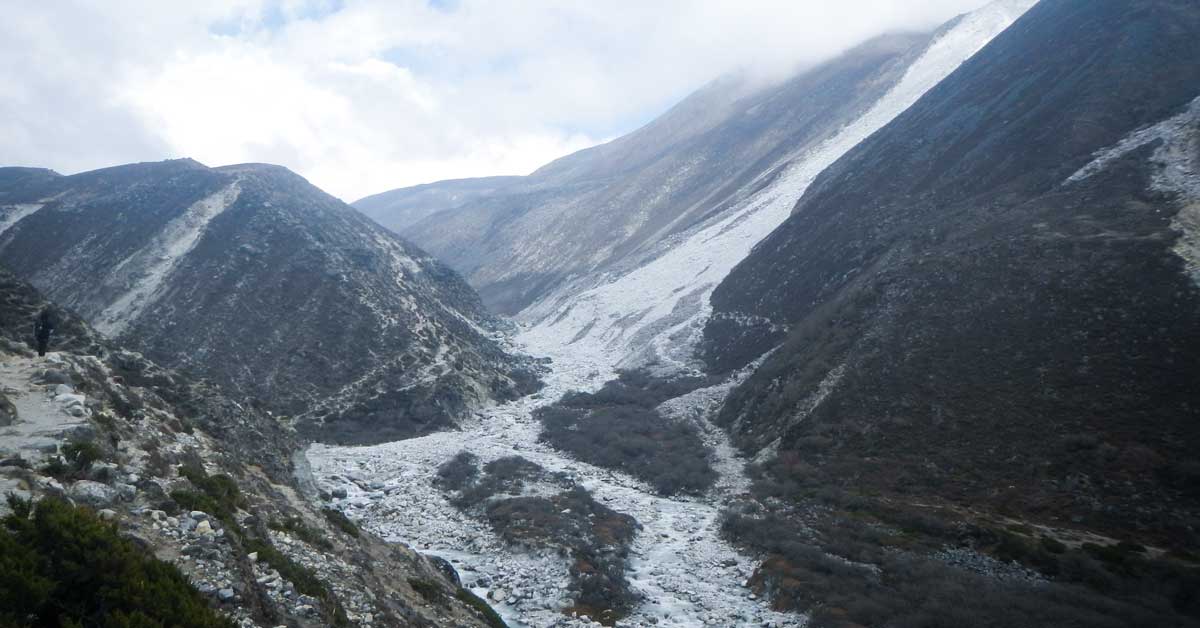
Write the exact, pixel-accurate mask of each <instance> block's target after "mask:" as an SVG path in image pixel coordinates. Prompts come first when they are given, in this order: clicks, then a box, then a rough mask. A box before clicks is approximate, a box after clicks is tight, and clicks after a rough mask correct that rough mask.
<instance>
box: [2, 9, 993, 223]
mask: <svg viewBox="0 0 1200 628" xmlns="http://www.w3.org/2000/svg"><path fill="white" fill-rule="evenodd" d="M982 3H983V0H924V1H923V2H921V3H914V2H910V1H909V0H843V1H841V2H838V3H831V2H827V1H826V0H808V1H803V0H791V1H787V2H783V1H773V0H742V1H717V0H656V1H653V2H644V1H634V0H610V1H606V2H595V1H594V0H555V1H552V0H520V1H513V2H498V1H489V0H459V1H446V0H442V1H441V2H437V3H432V4H431V3H427V2H423V1H419V0H346V1H345V2H339V1H337V0H319V1H304V0H286V1H283V2H272V1H268V0H227V1H224V2H207V3H174V2H170V3H164V2H159V1H157V0H140V1H134V0H122V1H118V2H111V3H90V2H69V1H65V0H62V1H50V2H39V3H27V4H24V5H22V4H18V5H17V6H10V7H7V8H6V9H5V20H4V22H2V23H0V59H2V60H3V61H4V62H3V63H0V85H4V86H5V87H4V90H3V92H0V164H24V165H44V166H48V167H52V168H56V169H59V170H61V171H64V172H75V171H79V170H84V169H90V168H96V167H102V166H107V165H112V164H116V163H122V162H128V161H137V160H156V159H162V158H166V157H178V156H190V157H193V158H196V159H198V160H200V161H202V162H204V163H208V164H210V165H220V164H227V163H237V162H242V161H266V162H272V163H280V164H282V165H285V166H288V167H290V168H292V169H293V170H296V171H297V172H299V173H300V174H302V175H304V176H306V177H308V178H309V179H310V180H311V181H312V182H313V183H315V184H317V185H319V186H321V187H323V188H325V189H327V190H329V191H330V192H332V193H334V194H336V195H339V196H341V197H343V198H345V199H347V200H353V199H355V198H358V197H360V196H364V195H366V194H369V193H374V192H379V191H382V190H385V189H389V188H393V187H398V186H401V185H411V184H416V183H421V182H426V181H432V180H437V179H444V178H455V177H464V176H481V175H488V174H523V173H527V172H530V171H532V170H533V169H535V168H536V167H538V166H540V165H542V164H543V163H545V162H547V161H549V160H550V159H553V158H554V157H558V156H560V155H563V154H566V153H569V152H571V151H573V150H577V149H579V148H582V147H584V146H587V145H589V144H593V143H596V142H598V141H602V140H604V139H607V138H608V137H609V136H610V135H612V134H614V133H619V132H625V131H629V130H631V129H630V128H628V127H630V126H632V125H634V124H636V123H637V122H641V121H645V120H647V119H648V118H650V117H651V116H653V115H654V114H656V113H657V112H659V111H661V110H663V109H665V108H666V107H667V106H669V105H670V104H672V103H673V102H674V101H676V100H677V99H679V98H680V97H682V96H683V95H685V94H686V93H687V92H688V91H690V90H692V89H694V88H695V87H697V86H698V85H700V84H703V83H704V82H706V81H708V80H710V79H712V78H714V77H715V76H717V75H719V74H721V73H724V72H727V71H730V70H732V69H735V68H738V67H745V66H751V67H754V68H757V69H758V70H760V71H763V72H765V73H768V74H771V73H774V74H779V73H782V72H785V71H788V70H789V69H792V68H795V67H797V66H800V65H803V64H806V63H812V62H814V61H816V60H819V59H821V58H825V57H828V56H830V55H832V54H835V53H836V52H838V51H840V50H843V49H845V48H847V47H849V46H851V45H853V44H855V43H857V42H859V41H862V40H864V39H866V38H867V37H870V36H872V35H875V34H878V33H880V32H883V31H885V30H897V29H923V28H924V29H927V28H932V27H933V26H935V25H936V24H938V23H940V22H941V21H944V20H945V19H948V18H949V17H951V16H953V15H954V14H956V13H960V12H963V11H966V10H970V9H973V8H975V7H976V6H979V5H980V4H982ZM193 5H195V6H193Z"/></svg>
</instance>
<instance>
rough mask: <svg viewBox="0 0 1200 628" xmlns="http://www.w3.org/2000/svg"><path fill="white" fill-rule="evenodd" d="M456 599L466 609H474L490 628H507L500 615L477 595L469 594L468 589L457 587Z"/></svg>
mask: <svg viewBox="0 0 1200 628" xmlns="http://www.w3.org/2000/svg"><path fill="white" fill-rule="evenodd" d="M456 597H458V599H459V600H461V601H462V602H463V603H464V604H466V605H467V606H468V607H470V608H473V609H475V611H476V612H477V613H479V615H480V617H482V618H483V621H484V622H486V623H487V625H488V626H490V628H508V624H506V623H504V619H503V618H502V617H500V613H497V612H496V609H494V608H492V607H491V606H489V605H488V603H487V602H485V601H483V600H482V599H481V598H480V597H479V596H478V595H475V594H474V593H471V591H470V590H469V589H465V588H463V587H459V588H458V593H457V594H456Z"/></svg>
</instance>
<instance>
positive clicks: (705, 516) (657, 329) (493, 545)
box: [308, 0, 1034, 628]
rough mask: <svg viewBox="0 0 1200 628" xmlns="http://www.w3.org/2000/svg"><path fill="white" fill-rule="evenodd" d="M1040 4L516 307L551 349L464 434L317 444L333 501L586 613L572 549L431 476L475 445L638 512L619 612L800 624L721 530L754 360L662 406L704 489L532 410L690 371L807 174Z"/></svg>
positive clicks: (530, 598)
mask: <svg viewBox="0 0 1200 628" xmlns="http://www.w3.org/2000/svg"><path fill="white" fill-rule="evenodd" d="M1033 4H1034V0H1002V1H1001V2H996V3H993V4H991V5H988V6H987V7H984V8H982V9H980V10H979V11H977V12H975V13H972V14H970V15H968V16H966V17H965V18H963V19H962V20H960V21H959V22H958V23H957V24H956V25H955V26H954V27H953V28H951V29H950V30H948V31H947V32H945V33H943V34H942V36H940V37H939V38H938V39H937V40H936V41H935V42H933V43H932V44H931V45H930V47H929V48H928V50H927V51H926V52H925V53H924V54H923V55H922V56H921V57H920V58H918V59H917V60H916V61H915V62H914V63H913V65H912V66H911V67H910V68H909V70H908V71H907V73H906V74H905V76H904V77H903V79H901V81H900V82H899V83H898V84H897V85H896V86H895V87H894V88H893V89H892V90H891V91H890V92H888V93H887V94H886V95H885V96H884V97H882V98H881V99H880V100H879V101H878V102H877V103H876V104H875V105H874V106H873V107H872V108H870V109H869V110H868V111H867V112H866V113H865V114H863V115H862V116H861V117H860V118H859V119H858V120H856V121H855V122H854V123H852V124H850V125H847V126H846V127H845V128H843V129H841V130H840V131H839V132H838V133H837V134H836V135H835V136H834V137H832V138H831V139H829V140H828V141H826V142H825V143H823V144H822V145H820V146H819V147H818V148H817V149H815V150H812V151H810V152H807V153H806V154H803V155H797V156H795V157H794V158H793V159H792V160H791V161H790V163H787V164H786V165H784V166H783V168H784V169H783V171H782V176H779V177H778V178H777V179H776V180H775V182H774V183H773V184H772V185H770V186H768V187H767V188H765V189H763V190H762V191H760V192H758V193H757V194H754V195H753V196H750V197H748V198H747V200H746V201H745V202H743V203H742V204H740V205H738V206H736V207H734V208H733V209H731V210H730V211H729V212H728V213H726V214H725V215H723V216H720V217H718V218H717V219H716V220H714V221H713V222H711V223H709V224H707V225H705V226H703V227H701V228H700V229H697V230H695V231H693V232H692V233H690V234H689V235H688V236H687V237H685V238H681V239H679V240H678V244H677V245H676V246H674V247H672V248H670V249H669V250H667V251H666V252H664V253H663V254H662V255H660V256H658V257H657V258H656V259H655V260H654V261H652V262H651V263H649V264H648V265H646V266H643V267H641V268H638V269H636V270H634V271H632V272H629V273H627V274H625V275H623V276H621V277H618V278H615V279H614V280H613V281H612V282H611V283H609V284H606V285H603V286H600V287H597V288H594V289H591V290H588V291H586V292H584V293H582V294H580V295H578V296H577V297H575V298H572V299H570V300H569V303H566V304H563V305H557V304H556V305H546V303H549V301H547V302H543V304H540V305H535V306H534V307H533V308H531V310H530V311H528V312H526V313H523V315H522V319H524V320H527V321H540V322H537V323H536V324H534V325H533V326H532V327H529V328H527V329H525V330H524V331H523V332H522V333H521V334H520V335H519V336H518V338H517V343H518V344H519V348H520V349H521V350H523V351H525V352H527V353H529V354H532V355H536V356H548V357H550V358H552V360H553V365H552V371H551V372H550V373H549V374H548V375H547V376H546V380H547V386H546V388H545V389H544V390H543V391H542V392H540V393H538V394H537V395H533V396H531V397H527V398H524V399H521V400H518V401H514V402H511V403H506V404H501V405H497V406H494V407H492V408H489V409H487V410H485V411H483V412H480V413H478V414H477V415H476V416H475V417H474V418H473V419H471V420H468V421H464V422H463V424H462V425H461V428H460V429H459V430H458V431H452V432H443V433H438V434H432V435H429V436H424V437H421V438H414V439H410V440H405V441H400V442H394V443H387V444H383V445H377V446H372V447H332V446H324V445H314V446H313V447H312V448H310V449H309V450H308V459H309V462H310V464H311V468H312V471H313V474H314V475H315V477H316V479H317V482H318V484H319V486H320V487H321V488H323V489H324V490H326V491H329V492H330V493H333V492H334V491H335V490H337V491H338V494H340V491H341V490H344V491H345V492H346V497H344V498H340V499H335V505H336V506H337V507H339V508H341V509H342V510H343V511H345V512H346V514H348V515H349V516H350V517H352V518H353V519H355V520H357V521H359V522H360V523H361V524H362V525H364V526H365V527H366V528H368V529H370V530H372V531H374V532H376V533H378V534H380V535H382V536H383V537H385V538H387V539H389V540H391V541H395V542H403V543H407V544H409V545H411V546H414V547H416V548H417V549H419V550H422V551H427V552H428V553H432V554H436V555H441V556H443V557H444V558H447V559H449V560H451V561H452V562H453V563H454V565H455V567H456V568H457V569H458V571H459V573H460V574H461V576H462V579H463V583H464V585H466V586H469V587H470V588H472V589H473V590H474V591H475V592H476V593H477V594H479V595H481V596H487V597H488V598H489V601H491V602H492V603H493V605H494V606H495V607H496V608H497V610H498V611H499V612H500V613H501V615H502V616H503V617H504V618H505V620H506V621H508V622H509V623H510V625H512V626H531V627H539V628H540V627H544V626H568V625H584V624H586V623H589V622H587V621H585V620H582V619H573V618H568V617H565V616H564V615H563V613H562V611H561V609H562V608H563V607H565V606H568V605H569V604H570V599H569V596H568V595H567V591H566V587H567V585H568V579H567V568H568V564H567V559H566V558H562V557H560V556H558V555H557V554H556V553H553V552H543V551H539V550H537V549H533V550H530V549H528V548H518V547H510V546H508V545H506V544H505V543H504V542H503V541H501V540H500V539H499V538H498V537H497V536H496V535H495V534H494V533H493V532H492V531H491V530H490V529H489V528H488V527H487V525H486V524H485V523H483V522H480V521H477V520H475V519H473V518H471V517H469V516H467V515H464V514H463V513H461V512H459V511H458V510H456V509H455V508H454V507H453V506H451V505H450V503H449V502H448V501H447V499H446V496H445V495H444V494H442V493H441V492H440V491H439V490H438V489H436V488H434V486H433V485H432V480H433V478H434V476H435V473H436V469H437V467H438V465H440V464H442V463H443V462H445V461H446V460H448V459H450V458H451V457H452V456H454V455H455V454H456V453H458V452H459V451H463V450H466V451H469V452H472V453H474V454H475V455H477V456H478V457H479V459H480V463H486V462H488V461H490V460H494V459H496V458H500V457H503V456H510V455H519V456H523V457H525V458H527V459H529V460H532V461H534V462H536V463H538V464H540V465H541V466H543V467H545V468H546V469H547V470H549V471H554V472H562V473H566V474H568V475H570V476H572V477H574V478H575V480H576V481H577V482H578V483H579V484H581V485H582V486H583V487H584V488H586V489H588V490H589V491H591V493H592V494H593V496H594V497H595V498H596V499H597V500H598V501H600V502H601V503H604V504H606V505H607V506H609V507H610V508H612V509H614V510H616V511H618V512H622V513H626V514H629V515H632V516H633V517H635V518H636V519H637V520H638V522H639V523H640V524H641V526H642V529H641V530H640V531H639V533H638V535H637V538H636V540H635V542H634V547H633V553H632V560H631V564H630V572H629V573H628V577H629V579H630V581H631V582H632V583H633V585H634V586H635V587H636V588H637V589H638V590H639V591H640V592H641V593H642V594H643V596H644V598H645V599H644V601H643V602H642V604H641V605H640V606H639V607H638V608H637V609H636V610H635V611H634V613H633V614H632V615H630V616H629V617H627V618H626V619H623V620H621V621H620V623H619V625H621V626H651V625H656V626H704V625H710V626H751V625H752V626H800V625H803V624H804V622H805V621H806V618H805V617H803V616H800V615H795V614H780V613H775V612H773V611H771V610H770V609H769V607H768V604H767V602H766V601H765V600H760V599H756V598H755V597H754V596H753V595H752V594H751V591H750V590H749V589H747V588H746V587H745V583H746V581H747V579H748V578H749V576H750V575H751V573H752V572H753V569H754V565H755V559H756V557H754V556H745V555H740V554H739V553H738V552H737V551H736V550H735V549H734V548H733V547H731V546H730V545H729V544H728V543H726V542H725V541H724V540H722V539H721V538H720V535H719V516H720V512H721V509H722V507H723V506H724V505H725V504H726V503H728V502H729V501H730V500H733V499H736V498H737V496H738V495H741V494H742V493H744V492H745V491H746V490H747V488H748V486H749V482H748V481H747V479H746V477H745V473H744V461H743V460H741V459H740V458H739V457H738V456H737V455H736V453H735V450H734V449H733V448H732V447H731V446H730V444H729V442H728V440H727V438H726V436H725V434H724V432H722V431H721V430H719V429H717V428H715V427H713V426H712V425H711V424H710V423H709V419H710V418H711V417H712V416H713V414H714V413H715V411H716V410H718V409H719V408H720V405H721V404H722V403H723V401H724V398H725V395H726V393H727V392H728V390H729V389H730V388H731V387H732V386H733V385H734V383H736V380H738V379H739V378H741V377H744V376H745V374H746V373H747V372H749V369H747V371H746V372H744V373H741V374H738V375H736V376H735V377H734V378H733V380H731V381H729V382H726V383H724V384H722V385H719V386H715V387H713V388H708V389H702V390H700V391H696V392H693V393H690V394H688V395H685V396H683V397H680V398H678V399H673V400H671V401H668V402H667V403H665V404H663V406H662V410H663V414H664V415H665V416H667V417H670V418H672V419H675V420H685V421H694V422H696V423H697V425H698V426H699V427H700V431H701V434H702V435H703V437H704V439H705V441H706V442H707V444H708V445H709V446H710V447H711V449H712V450H713V465H714V468H716V469H717V470H718V472H719V473H720V474H721V478H720V480H719V481H718V482H717V485H716V486H715V487H714V488H713V489H712V490H711V491H710V492H709V493H708V494H707V495H705V496H704V497H702V498H688V497H670V498H668V497H662V496H659V495H656V494H655V493H653V492H652V491H651V490H650V489H649V488H648V487H647V486H645V485H644V484H643V483H641V482H639V481H637V480H635V479H633V478H632V477H629V476H627V475H625V474H622V473H618V472H613V471H609V470H606V469H601V468H598V467H594V466H592V465H589V464H585V463H581V462H578V461H576V460H574V459H573V458H571V457H570V456H569V455H567V454H565V453H562V452H559V451H556V450H554V449H551V448H549V447H548V446H546V445H543V444H541V443H538V441H537V438H538V434H539V431H540V426H539V425H538V424H537V423H536V421H535V420H534V419H533V418H532V416H531V415H532V412H533V410H535V409H536V408H537V407H539V406H542V405H545V404H548V403H551V402H553V401H555V400H557V399H558V398H559V397H561V396H562V395H563V394H564V393H566V392H569V391H593V390H596V389H598V388H599V387H600V386H602V385H603V383H604V382H606V381H608V380H610V379H612V378H614V377H615V376H616V370H617V369H618V368H624V367H628V366H641V365H647V364H655V365H656V366H657V367H658V368H659V369H660V370H666V371H676V372H679V371H686V370H689V369H690V368H691V366H692V364H691V358H690V355H691V351H692V349H693V347H694V342H695V340H696V338H697V337H698V335H699V333H700V331H701V329H702V328H703V325H704V321H705V320H706V317H707V316H708V313H709V307H708V297H709V295H710V294H711V292H712V289H713V288H714V287H715V286H716V285H717V284H718V283H719V282H720V281H721V280H722V279H723V278H724V277H725V276H726V275H727V274H728V273H729V271H730V270H731V269H732V268H733V267H734V266H735V265H736V264H737V263H738V262H739V261H741V260H742V259H743V258H744V257H745V256H746V255H747V254H748V253H749V252H750V249H751V248H752V247H753V246H754V245H755V244H756V243H757V242H758V241H760V240H761V239H762V238H763V237H764V236H766V235H767V234H768V233H769V232H770V231H771V230H772V229H774V228H775V227H777V226H778V225H779V224H780V223H781V222H783V221H784V220H785V219H786V218H787V216H788V214H789V212H790V211H791V209H792V207H793V206H794V205H795V203H796V201H797V200H798V199H799V197H800V195H801V194H803V192H804V190H805V189H806V188H807V186H808V185H809V184H810V183H811V182H812V180H813V178H814V177H816V176H817V174H819V173H820V172H821V170H823V169H824V168H826V167H827V166H828V165H829V164H831V163H833V162H834V161H835V160H836V159H838V158H839V157H841V156H842V155H843V154H845V152H846V151H848V150H850V149H851V148H853V147H854V146H855V145H856V144H857V143H859V142H860V141H862V140H863V139H865V138H866V137H867V136H869V135H870V134H871V133H874V132H875V131H876V130H878V129H879V128H881V127H882V126H884V125H885V124H887V123H888V122H889V121H890V120H892V119H893V118H894V117H895V116H897V115H899V114H900V113H901V112H903V111H904V110H905V109H906V108H908V107H909V106H911V105H912V104H913V103H914V102H916V100H917V99H918V98H920V96H921V95H922V94H924V93H925V92H926V91H928V90H929V89H930V88H932V87H933V86H934V85H936V84H937V83H938V82H939V81H940V80H942V79H943V78H944V77H945V76H946V75H948V74H949V73H950V72H952V71H953V70H954V69H955V68H957V67H958V66H959V64H961V63H962V62H963V61H964V60H966V59H967V58H969V57H970V56H971V55H972V54H974V53H975V52H976V51H977V50H979V49H980V48H982V47H983V46H984V45H985V44H986V43H987V42H988V41H989V40H991V38H992V37H994V36H995V35H996V34H997V33H999V32H1000V31H1001V30H1003V29H1004V28H1006V27H1007V26H1008V25H1009V24H1011V23H1012V22H1013V21H1014V20H1015V19H1016V18H1017V17H1019V16H1020V15H1021V14H1022V13H1023V12H1024V11H1025V10H1026V9H1028V8H1029V7H1030V6H1032V5H1033ZM557 303H562V302H561V301H558V302H557ZM539 308H540V309H539ZM750 368H753V367H750Z"/></svg>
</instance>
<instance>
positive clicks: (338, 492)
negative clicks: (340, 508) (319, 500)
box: [331, 488, 348, 499]
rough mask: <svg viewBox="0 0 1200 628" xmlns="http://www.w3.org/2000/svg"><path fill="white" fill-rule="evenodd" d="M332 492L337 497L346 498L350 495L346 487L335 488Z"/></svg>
mask: <svg viewBox="0 0 1200 628" xmlns="http://www.w3.org/2000/svg"><path fill="white" fill-rule="evenodd" d="M331 494H332V495H333V496H334V498H335V499H346V496H347V495H348V493H347V492H346V489H344V488H335V489H333V492H332V493H331Z"/></svg>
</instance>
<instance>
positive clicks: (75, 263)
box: [0, 160, 536, 442]
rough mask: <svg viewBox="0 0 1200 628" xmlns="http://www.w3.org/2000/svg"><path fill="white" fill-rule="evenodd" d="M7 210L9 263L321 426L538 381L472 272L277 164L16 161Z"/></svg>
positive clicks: (457, 402) (472, 400)
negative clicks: (472, 282)
mask: <svg viewBox="0 0 1200 628" xmlns="http://www.w3.org/2000/svg"><path fill="white" fill-rule="evenodd" d="M0 212H3V214H0V216H2V218H0V226H3V232H2V233H0V263H3V264H5V265H7V266H8V267H9V268H11V269H12V270H13V271H14V272H15V273H17V274H18V275H19V276H21V277H23V278H26V279H28V280H29V281H30V282H31V283H33V284H34V285H35V286H37V287H38V288H39V289H41V290H43V291H45V292H46V294H47V295H48V296H49V297H50V298H52V299H54V300H55V301H57V302H59V303H61V304H63V305H65V306H67V307H69V308H71V309H72V310H74V311H76V312H78V313H79V314H80V315H81V316H83V317H84V318H85V319H86V320H88V321H89V322H91V323H92V324H93V325H95V326H96V327H97V328H98V329H99V330H100V331H102V332H104V333H106V334H108V335H110V336H112V337H113V338H116V339H117V340H119V341H120V342H122V343H125V344H126V345H127V346H129V347H130V348H133V349H136V350H138V351H141V352H143V353H145V354H146V355H147V356H148V357H150V358H152V359H155V360H156V361H159V362H161V363H163V364H167V365H169V366H172V367H177V368H181V369H185V370H187V371H189V372H193V373H196V374H199V375H203V376H205V377H208V378H211V379H212V380H214V381H215V382H217V383H218V384H220V385H221V386H222V387H223V388H224V389H225V390H226V391H227V392H228V393H229V394H230V395H231V396H233V397H235V398H238V399H250V400H253V401H255V402H256V403H261V404H262V405H263V407H265V408H267V409H269V410H272V411H274V412H276V413H282V414H285V415H288V416H292V417H299V418H300V419H301V421H302V425H303V426H305V429H306V430H308V431H310V432H311V433H312V434H315V435H317V436H318V437H320V438H323V439H328V440H334V441H345V442H367V441H370V442H379V441H383V440H389V439H395V438H400V437H405V436H410V435H412V434H416V433H421V432H425V431H428V430H430V429H437V428H440V427H445V426H447V425H449V424H450V423H451V422H452V421H453V419H454V418H455V417H458V416H460V415H462V414H464V413H465V412H468V411H469V410H471V409H473V408H475V407H478V406H479V405H481V404H483V403H485V402H487V401H489V400H493V399H510V398H514V397H516V396H519V395H522V394H525V393H528V392H530V391H531V390H533V389H534V388H535V387H536V376H535V375H534V373H533V372H532V371H531V370H530V369H529V368H528V366H527V365H526V364H525V363H523V362H522V361H521V360H519V359H516V358H514V357H513V356H511V355H509V354H508V353H507V352H506V351H505V350H504V349H503V348H502V347H501V346H500V342H499V340H498V339H499V338H500V332H499V327H498V323H497V321H496V320H495V319H493V318H492V317H491V315H489V314H488V313H487V311H486V310H485V309H484V307H483V305H482V304H481V302H480V300H479V298H478V296H477V295H476V294H475V293H474V291H473V290H472V289H471V288H470V287H469V286H468V285H467V284H466V283H465V282H464V281H462V279H461V278H460V277H459V276H458V275H456V274H455V273H454V272H453V271H451V270H450V269H449V268H447V267H445V266H443V265H442V264H440V263H438V262H437V261H435V260H434V259H432V258H430V257H429V256H428V255H426V254H425V253H424V252H422V251H420V250H419V249H417V248H416V247H414V246H412V245H411V244H409V243H407V242H405V241H403V240H401V239H399V238H397V237H395V236H394V235H392V234H390V233H388V232H387V231H386V230H384V229H382V228H381V227H379V226H378V225H376V224H374V223H372V222H371V221H370V220H368V219H367V218H366V217H364V216H362V215H361V214H359V213H358V212H356V211H355V210H354V209H353V208H351V207H349V206H347V205H345V204H344V203H342V202H340V201H338V200H337V199H335V198H333V197H331V196H329V195H327V194H325V193H323V192H321V191H320V190H318V189H317V188H315V187H313V186H312V185H310V184H309V183H308V182H307V181H305V180H304V179H302V178H301V177H299V176H297V175H295V174H293V173H291V172H289V171H287V170H286V169H283V168H280V167H276V166H268V165H258V164H249V165H241V166H227V167H222V168H208V167H205V166H203V165H201V164H199V163H196V162H194V161H191V160H175V161H167V162H161V163H145V164H133V165H127V166H119V167H115V168H108V169H104V170H97V171H93V172H86V173H82V174H78V175H73V176H69V177H61V176H56V175H54V174H53V173H49V172H48V171H32V170H29V169H2V170H0Z"/></svg>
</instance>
